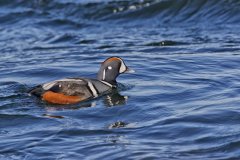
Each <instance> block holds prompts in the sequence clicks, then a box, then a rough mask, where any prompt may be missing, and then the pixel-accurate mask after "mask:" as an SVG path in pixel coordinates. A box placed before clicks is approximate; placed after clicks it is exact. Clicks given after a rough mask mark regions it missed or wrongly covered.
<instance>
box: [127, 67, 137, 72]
mask: <svg viewBox="0 0 240 160" xmlns="http://www.w3.org/2000/svg"><path fill="white" fill-rule="evenodd" d="M134 72H135V71H134V70H133V69H130V68H128V67H127V69H126V71H125V72H124V73H134Z"/></svg>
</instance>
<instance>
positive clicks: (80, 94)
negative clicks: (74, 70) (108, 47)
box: [29, 57, 134, 104]
mask: <svg viewBox="0 0 240 160" xmlns="http://www.w3.org/2000/svg"><path fill="white" fill-rule="evenodd" d="M126 72H134V71H133V70H131V69H129V68H128V67H127V66H126V65H125V63H124V62H123V60H122V59H121V58H119V57H110V58H108V59H106V60H105V61H104V62H103V63H102V64H101V67H100V69H99V71H98V75H97V79H90V78H66V79H60V80H56V81H52V82H49V83H45V84H42V85H38V86H36V87H34V88H33V89H32V90H31V91H30V92H29V93H30V94H31V95H35V96H37V97H40V98H42V100H44V101H46V102H49V103H53V104H74V103H78V102H81V101H84V100H89V99H91V98H95V97H98V96H100V95H103V94H106V93H109V92H111V90H112V89H113V88H116V87H117V81H116V78H117V77H118V75H119V74H121V73H126Z"/></svg>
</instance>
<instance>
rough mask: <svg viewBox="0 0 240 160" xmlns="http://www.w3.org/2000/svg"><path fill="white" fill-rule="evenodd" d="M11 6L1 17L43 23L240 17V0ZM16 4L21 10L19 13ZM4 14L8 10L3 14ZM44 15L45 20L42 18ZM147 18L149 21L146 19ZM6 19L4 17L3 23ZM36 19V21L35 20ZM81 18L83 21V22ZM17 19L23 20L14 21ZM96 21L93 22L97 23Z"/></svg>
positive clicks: (40, 1) (36, 0) (36, 1)
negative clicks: (37, 20)
mask: <svg viewBox="0 0 240 160" xmlns="http://www.w3.org/2000/svg"><path fill="white" fill-rule="evenodd" d="M0 7H3V8H5V9H6V8H8V10H7V11H6V10H4V11H3V12H4V13H5V12H7V14H5V16H3V17H1V19H3V20H4V21H9V22H12V21H14V19H18V20H19V19H20V20H25V19H26V18H27V19H36V18H37V19H40V22H37V23H40V24H42V25H57V26H58V25H70V26H75V27H80V28H81V27H84V26H85V24H88V22H90V21H92V22H94V23H96V20H97V21H103V22H104V21H109V20H111V21H117V22H118V21H119V20H121V21H123V20H124V21H125V22H129V23H134V22H140V23H144V24H146V23H147V24H152V23H157V24H169V23H175V24H184V23H202V22H204V23H208V24H209V22H211V23H217V24H220V23H223V24H226V23H228V24H229V23H237V22H239V21H240V14H239V13H240V2H239V1H237V0H231V1H229V0H223V1H217V0H212V1H208V0H198V1H192V0H179V1H175V0H154V1H150V0H141V1H139V0H133V1H130V0H129V1H90V2H87V1H82V2H81V1H77V2H73V1H49V0H32V1H23V0H19V1H15V2H12V3H8V2H1V3H0ZM16 8H17V10H18V13H21V14H20V17H19V15H18V16H16ZM3 15H4V14H3ZM41 19H42V20H41ZM146 19H147V20H148V21H146ZM4 21H2V20H1V23H3V22H4ZM33 22H34V21H33ZM79 22H81V23H79ZM13 23H19V21H14V22H13ZM94 23H93V24H94Z"/></svg>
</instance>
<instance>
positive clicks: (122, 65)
mask: <svg viewBox="0 0 240 160" xmlns="http://www.w3.org/2000/svg"><path fill="white" fill-rule="evenodd" d="M119 60H120V61H121V66H120V69H119V73H123V72H125V71H126V70H127V66H126V65H125V64H124V63H123V61H122V60H121V59H119Z"/></svg>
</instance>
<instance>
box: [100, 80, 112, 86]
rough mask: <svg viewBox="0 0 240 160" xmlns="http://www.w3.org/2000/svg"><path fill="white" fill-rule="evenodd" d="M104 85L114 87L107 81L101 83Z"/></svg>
mask: <svg viewBox="0 0 240 160" xmlns="http://www.w3.org/2000/svg"><path fill="white" fill-rule="evenodd" d="M101 82H102V83H104V84H106V85H107V86H109V87H113V85H111V84H110V83H108V82H106V81H101Z"/></svg>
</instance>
